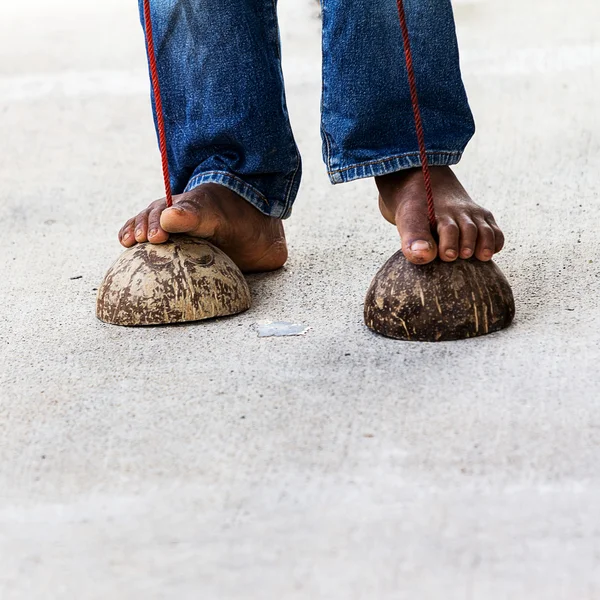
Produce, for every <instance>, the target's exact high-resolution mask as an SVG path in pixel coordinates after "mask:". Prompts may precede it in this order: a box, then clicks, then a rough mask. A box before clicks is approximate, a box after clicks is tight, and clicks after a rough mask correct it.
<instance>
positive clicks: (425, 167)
mask: <svg viewBox="0 0 600 600" xmlns="http://www.w3.org/2000/svg"><path fill="white" fill-rule="evenodd" d="M396 3H397V4H398V14H399V15H400V28H401V29H402V41H403V43H404V56H405V58H406V71H407V74H408V85H409V87H410V99H411V102H412V107H413V114H414V117H415V128H416V130H417V140H418V142H419V154H420V155H421V169H422V171H423V181H424V182H425V193H426V195H427V216H428V217H429V224H430V225H431V228H432V229H433V231H435V230H436V218H435V205H434V203H433V189H432V187H431V174H430V173H429V161H428V160H427V150H426V147H425V133H424V132H423V121H422V119H421V109H420V107H419V96H418V94H417V81H416V78H415V70H414V67H413V59H412V51H411V48H410V36H409V34H408V26H407V25H406V14H405V12H404V3H403V0H396Z"/></svg>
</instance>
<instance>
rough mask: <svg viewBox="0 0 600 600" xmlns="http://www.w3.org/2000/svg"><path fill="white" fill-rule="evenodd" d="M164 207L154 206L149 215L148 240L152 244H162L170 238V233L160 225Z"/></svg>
mask: <svg viewBox="0 0 600 600" xmlns="http://www.w3.org/2000/svg"><path fill="white" fill-rule="evenodd" d="M162 212H163V210H162V208H154V209H153V210H151V211H150V214H149V215H148V241H149V242H151V243H152V244H162V243H164V242H166V241H167V240H168V239H169V234H168V233H167V232H166V231H165V230H164V229H163V228H162V227H161V226H160V215H161V214H162Z"/></svg>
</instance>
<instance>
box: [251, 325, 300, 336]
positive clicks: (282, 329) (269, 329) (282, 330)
mask: <svg viewBox="0 0 600 600" xmlns="http://www.w3.org/2000/svg"><path fill="white" fill-rule="evenodd" d="M255 325H256V330H257V331H258V337H286V336H292V335H304V334H306V333H307V332H308V330H309V329H310V327H308V326H306V325H302V324H300V323H288V322H286V321H276V322H273V321H259V322H257V323H255Z"/></svg>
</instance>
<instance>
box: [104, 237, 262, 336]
mask: <svg viewBox="0 0 600 600" xmlns="http://www.w3.org/2000/svg"><path fill="white" fill-rule="evenodd" d="M250 303H251V297H250V290H249V288H248V284H247V283H246V280H245V279H244V276H243V275H242V273H241V271H240V270H239V269H238V268H237V266H236V265H235V264H234V262H233V261H232V260H231V259H230V258H229V257H228V256H227V255H226V254H225V253H224V252H222V251H221V250H219V249H218V248H216V247H215V246H213V245H212V244H210V243H209V242H207V241H204V240H200V239H197V238H191V237H187V236H173V237H172V239H171V240H169V241H168V242H167V243H165V244H137V245H135V246H133V247H132V248H128V249H127V250H125V252H123V254H121V256H120V257H119V258H118V259H117V261H116V262H115V264H114V265H113V266H112V267H111V268H110V269H109V271H108V273H107V274H106V277H105V278H104V281H103V282H102V285H101V286H100V288H99V290H98V302H97V316H98V318H99V319H100V320H102V321H105V322H106V323H112V324H114V325H127V326H135V325H163V324H167V323H183V322H186V321H199V320H202V319H211V318H213V317H223V316H226V315H232V314H236V313H240V312H242V311H244V310H247V309H248V308H250Z"/></svg>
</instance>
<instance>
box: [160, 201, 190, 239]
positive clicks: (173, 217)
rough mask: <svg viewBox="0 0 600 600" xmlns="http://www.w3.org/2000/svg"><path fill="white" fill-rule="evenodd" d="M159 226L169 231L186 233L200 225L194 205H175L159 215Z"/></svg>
mask: <svg viewBox="0 0 600 600" xmlns="http://www.w3.org/2000/svg"><path fill="white" fill-rule="evenodd" d="M160 226H161V228H162V229H163V231H166V232H169V233H188V232H191V231H194V230H196V229H197V228H198V227H199V226H200V214H199V212H198V211H197V210H196V209H195V208H194V207H191V206H187V205H183V204H180V205H175V206H172V207H171V208H167V209H166V210H165V211H163V213H162V214H161V215H160Z"/></svg>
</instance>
